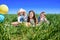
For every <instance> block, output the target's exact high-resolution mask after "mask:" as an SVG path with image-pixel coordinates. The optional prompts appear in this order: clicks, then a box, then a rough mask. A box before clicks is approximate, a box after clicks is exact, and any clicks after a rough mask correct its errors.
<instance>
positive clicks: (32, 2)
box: [0, 0, 60, 14]
mask: <svg viewBox="0 0 60 40" xmlns="http://www.w3.org/2000/svg"><path fill="white" fill-rule="evenodd" d="M1 4H6V5H7V6H8V7H9V12H8V13H9V14H16V13H17V11H18V10H19V9H20V8H24V9H25V10H26V11H27V13H28V11H29V10H34V11H35V12H36V13H40V12H42V11H45V12H46V13H60V0H0V5H1Z"/></svg>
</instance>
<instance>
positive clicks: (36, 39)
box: [0, 14, 60, 40]
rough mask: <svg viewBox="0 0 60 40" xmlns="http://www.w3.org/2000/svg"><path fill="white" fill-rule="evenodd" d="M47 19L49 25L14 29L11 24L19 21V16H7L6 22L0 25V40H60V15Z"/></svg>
mask: <svg viewBox="0 0 60 40" xmlns="http://www.w3.org/2000/svg"><path fill="white" fill-rule="evenodd" d="M36 16H37V17H38V15H36ZM47 19H48V20H49V22H50V24H49V25H48V24H46V23H43V24H42V25H39V26H36V27H32V26H31V27H26V26H25V25H24V24H21V25H19V26H16V27H14V26H13V25H11V22H14V21H17V15H13V14H9V15H5V20H4V22H3V23H0V40H60V14H48V15H47Z"/></svg>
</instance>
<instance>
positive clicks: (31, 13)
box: [27, 10, 37, 26]
mask: <svg viewBox="0 0 60 40" xmlns="http://www.w3.org/2000/svg"><path fill="white" fill-rule="evenodd" d="M36 24H37V19H36V17H35V12H34V11H33V10H30V11H29V15H28V18H27V26H30V25H32V26H35V25H36Z"/></svg>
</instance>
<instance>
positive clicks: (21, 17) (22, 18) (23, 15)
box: [18, 9, 27, 23]
mask: <svg viewBox="0 0 60 40" xmlns="http://www.w3.org/2000/svg"><path fill="white" fill-rule="evenodd" d="M24 21H27V15H26V11H25V10H24V9H20V10H19V11H18V22H19V23H22V22H24Z"/></svg>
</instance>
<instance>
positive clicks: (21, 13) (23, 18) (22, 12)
mask: <svg viewBox="0 0 60 40" xmlns="http://www.w3.org/2000/svg"><path fill="white" fill-rule="evenodd" d="M25 21H27V16H26V11H25V10H24V9H20V10H19V11H18V22H12V23H11V24H12V25H14V26H17V25H18V24H19V23H22V22H25Z"/></svg>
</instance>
